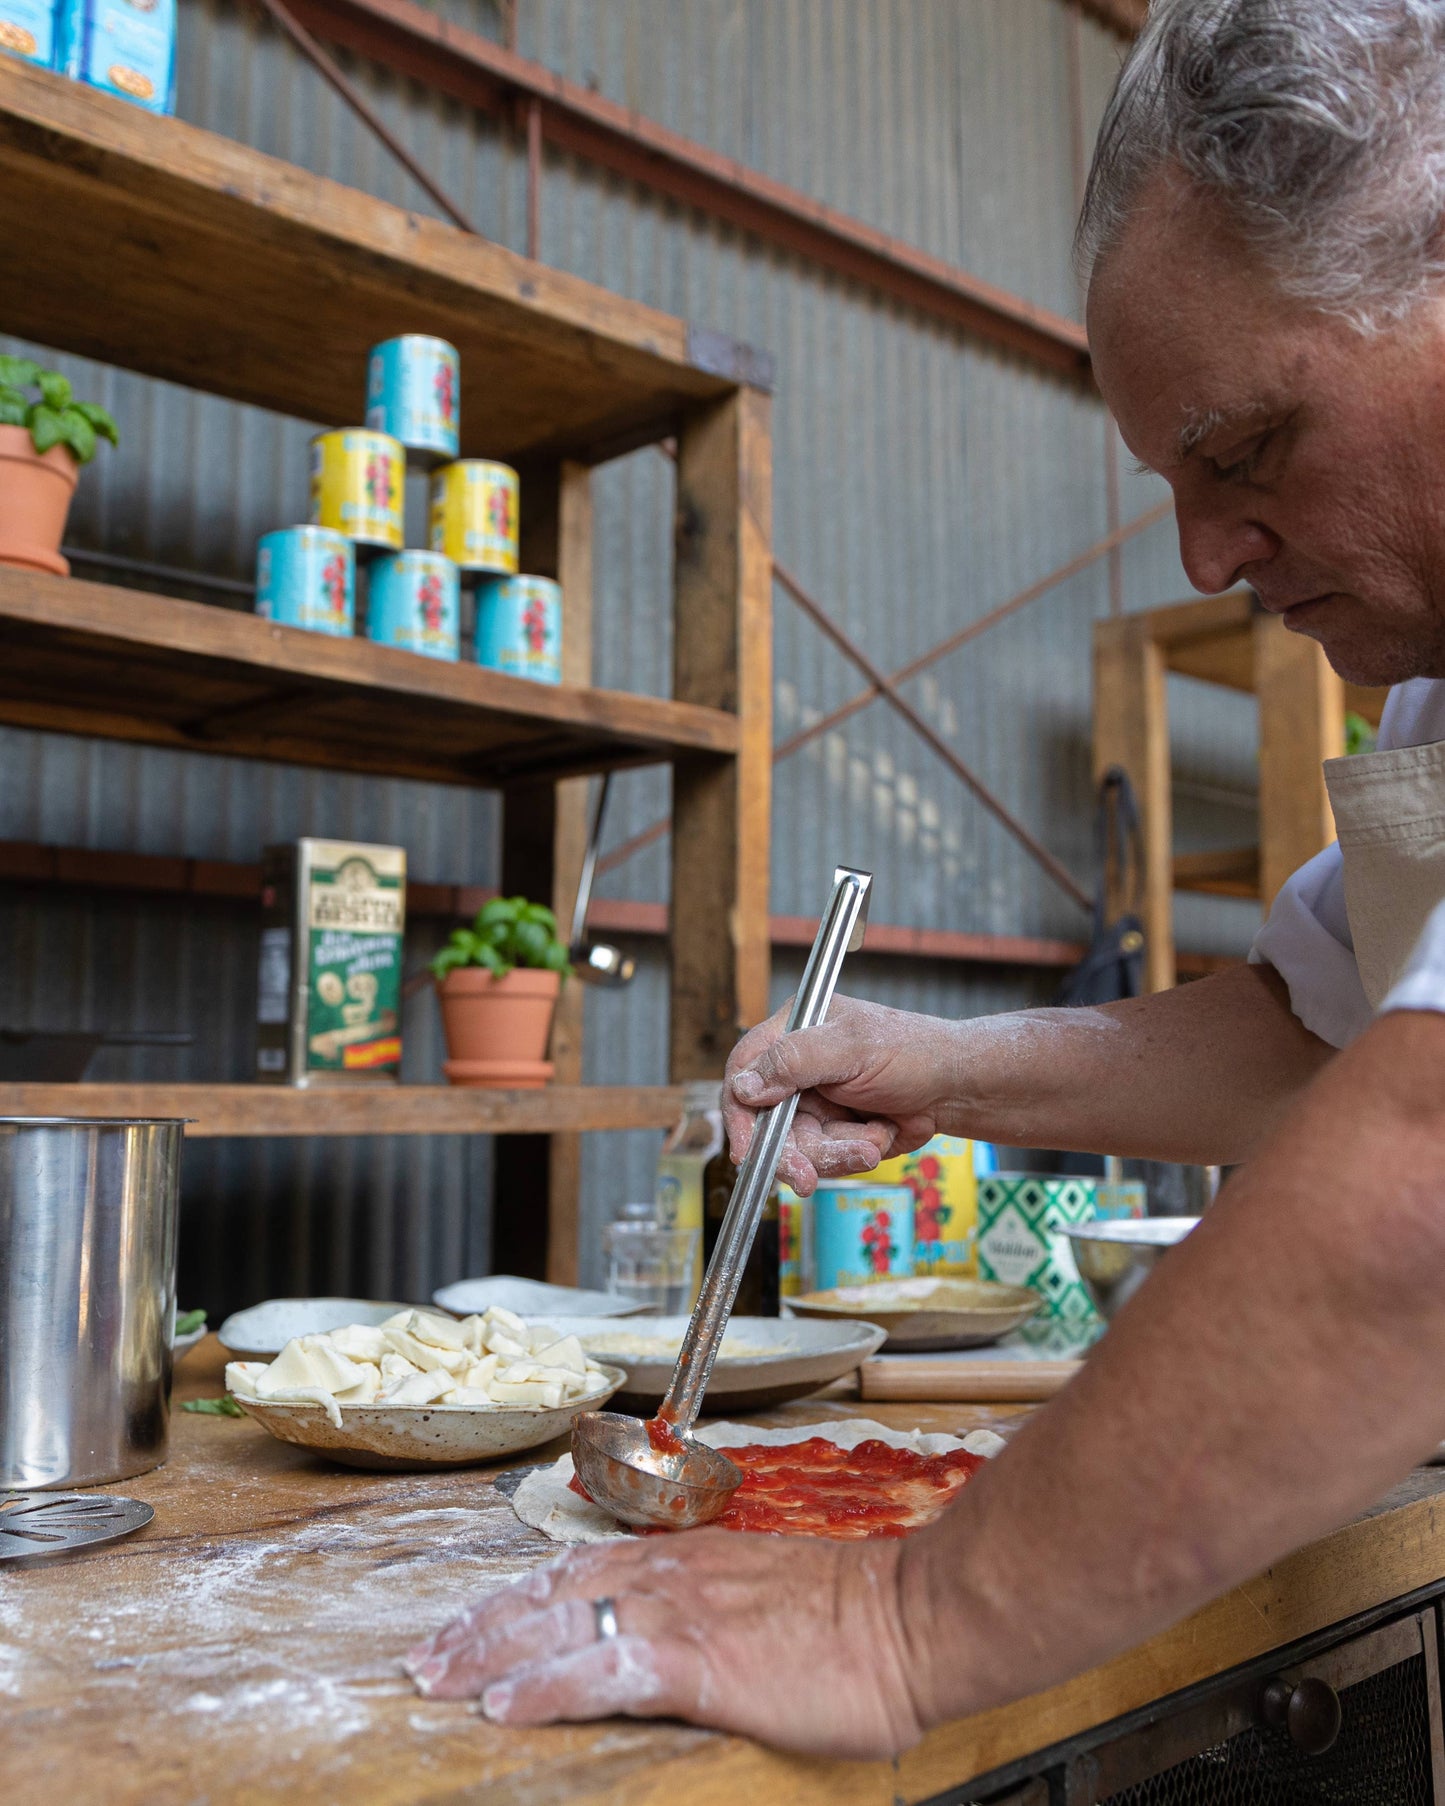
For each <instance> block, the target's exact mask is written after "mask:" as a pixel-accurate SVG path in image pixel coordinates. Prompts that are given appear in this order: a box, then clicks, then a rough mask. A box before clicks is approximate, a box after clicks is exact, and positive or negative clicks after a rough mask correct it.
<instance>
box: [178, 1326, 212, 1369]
mask: <svg viewBox="0 0 1445 1806" xmlns="http://www.w3.org/2000/svg"><path fill="white" fill-rule="evenodd" d="M205 1334H206V1326H205V1324H204V1323H203V1324H202V1325H201V1327H200V1328H199V1329H188V1330H187V1331H186V1333H185V1335H183V1336H176V1337H175V1338H174V1339H173V1341H172V1342H171V1359H172V1360H173V1361H179V1360H180V1358H181V1356H182V1355H183V1354H189V1353H190V1352H191V1350H192V1349H193V1348H194V1347H195V1346H196V1344H197V1343H198V1342H200V1341H201V1340H202V1339H203V1338H204V1337H205Z"/></svg>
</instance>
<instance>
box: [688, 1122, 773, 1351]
mask: <svg viewBox="0 0 1445 1806" xmlns="http://www.w3.org/2000/svg"><path fill="white" fill-rule="evenodd" d="M737 1176H738V1169H737V1168H736V1167H735V1166H734V1165H733V1163H732V1157H731V1156H730V1155H729V1153H728V1151H727V1149H726V1147H724V1148H722V1149H721V1150H720V1151H719V1152H718V1153H716V1154H714V1155H713V1157H712V1159H711V1160H709V1161H708V1163H707V1166H706V1168H705V1169H704V1172H703V1180H702V1185H703V1211H702V1246H703V1257H704V1259H705V1260H711V1259H712V1251H713V1249H714V1248H715V1247H716V1246H717V1238H718V1235H719V1233H720V1231H721V1229H722V1224H723V1218H724V1217H725V1216H726V1215H727V1208H728V1205H729V1204H730V1203H731V1202H732V1195H733V1186H734V1184H735V1183H736V1182H737ZM780 1218H781V1211H780V1209H779V1203H778V1188H777V1186H776V1185H775V1186H774V1187H773V1189H772V1191H770V1192H769V1193H768V1201H767V1203H766V1204H764V1206H763V1219H762V1221H761V1222H760V1223H759V1224H758V1233H757V1235H756V1236H755V1237H754V1238H753V1245H752V1250H751V1252H750V1253H749V1255H748V1262H747V1265H746V1266H745V1267H744V1268H743V1278H742V1284H741V1285H740V1286H739V1287H738V1299H737V1303H736V1304H735V1305H734V1306H733V1311H734V1313H735V1315H737V1316H739V1317H776V1316H777V1315H778V1292H779V1284H778V1280H779V1269H778V1255H779V1246H778V1235H779V1225H780Z"/></svg>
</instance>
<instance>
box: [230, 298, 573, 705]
mask: <svg viewBox="0 0 1445 1806" xmlns="http://www.w3.org/2000/svg"><path fill="white" fill-rule="evenodd" d="M460 415H461V360H460V358H459V356H458V354H457V351H456V348H455V346H453V345H450V344H448V343H447V341H446V340H445V339H440V338H435V337H433V336H431V335H429V334H425V333H405V334H403V335H401V336H400V337H397V338H393V339H387V340H385V341H384V342H383V343H382V344H380V345H377V346H375V347H374V348H373V350H372V352H371V354H370V357H369V358H368V360H367V374H366V411H365V425H364V426H357V427H338V428H335V429H333V430H330V431H327V432H322V433H318V434H317V435H316V437H315V438H314V439H313V440H312V441H311V470H310V476H311V482H310V499H311V506H310V519H309V521H308V523H307V524H306V525H304V526H292V527H282V528H279V529H277V530H276V531H275V532H272V533H267V534H264V535H263V536H262V538H261V540H260V543H259V545H258V547H257V560H256V612H257V613H258V614H260V615H263V616H265V617H266V618H267V619H269V620H272V621H275V622H277V623H278V624H279V625H282V626H286V627H299V628H303V629H305V630H306V631H308V632H312V633H327V634H333V635H339V636H350V635H352V634H353V633H355V632H356V631H357V630H358V623H359V622H360V623H362V624H363V627H364V632H365V634H366V637H367V638H368V639H370V640H373V641H375V642H376V643H377V644H379V645H385V646H391V647H394V648H396V649H398V650H400V651H403V652H410V653H415V654H417V655H419V656H421V657H423V658H436V659H450V660H453V661H455V660H457V659H460V658H461V657H462V656H463V655H464V652H465V651H466V650H468V648H467V647H466V645H465V641H466V639H467V638H468V636H467V634H466V631H465V628H466V620H465V617H466V616H467V615H468V614H470V615H471V616H472V617H473V618H474V621H475V630H474V631H473V632H472V633H471V635H470V636H469V637H470V641H471V645H470V648H469V650H470V652H471V655H472V656H473V657H474V658H475V660H476V662H477V663H478V664H481V665H487V666H490V667H491V668H492V669H493V670H497V671H504V672H507V673H508V674H510V675H512V676H517V677H527V678H531V679H533V680H534V681H536V682H540V683H560V682H561V678H562V593H561V590H560V589H559V588H558V586H557V585H556V584H555V583H554V582H552V581H551V580H550V579H549V578H546V577H533V576H527V575H525V574H523V573H522V572H520V571H519V569H518V563H519V558H518V545H519V528H520V520H521V485H520V482H519V479H518V476H517V472H516V471H515V470H513V469H512V468H511V466H510V465H507V464H501V463H497V462H495V461H493V460H491V459H486V458H463V457H461V456H460V451H461V432H460ZM409 479H410V480H412V483H413V486H414V487H415V486H419V485H420V484H422V483H424V484H425V487H426V504H427V505H426V535H425V537H426V539H427V544H426V545H425V546H408V545H407V543H406V497H407V489H408V485H409ZM466 605H470V606H466Z"/></svg>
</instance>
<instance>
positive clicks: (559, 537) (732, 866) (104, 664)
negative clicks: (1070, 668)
mask: <svg viewBox="0 0 1445 1806" xmlns="http://www.w3.org/2000/svg"><path fill="white" fill-rule="evenodd" d="M0 234H4V235H5V236H6V238H7V242H9V243H12V244H32V245H43V246H44V247H45V251H44V255H43V256H39V257H36V258H34V259H32V260H31V263H30V265H29V267H28V269H27V275H26V280H25V281H24V282H19V281H17V282H13V283H8V284H5V285H4V287H3V291H0V331H4V332H7V333H12V334H15V335H16V336H18V337H21V338H28V339H33V340H37V341H38V342H40V343H41V344H43V345H47V346H53V347H55V348H57V349H58V350H62V351H69V352H75V353H80V354H83V355H85V356H88V357H94V358H99V359H102V360H104V361H105V362H107V363H111V364H115V365H119V366H120V367H122V368H125V369H130V370H137V371H140V372H143V373H145V374H147V375H151V376H157V377H162V378H165V379H167V380H170V381H173V382H179V383H184V384H188V385H190V386H191V387H194V388H197V389H201V390H204V391H207V392H209V393H212V394H216V395H223V396H228V397H230V398H231V399H233V400H237V401H244V402H249V403H252V404H254V405H257V406H260V407H265V408H270V409H274V410H276V411H278V412H281V413H285V414H288V415H291V416H293V417H299V418H301V419H306V420H315V421H319V422H323V423H325V424H327V425H333V426H346V425H350V424H353V423H356V422H358V421H359V419H360V416H361V412H362V402H363V395H364V385H365V370H366V357H367V353H368V351H369V349H370V347H371V346H372V345H374V344H376V343H377V342H378V341H380V340H382V339H385V338H390V337H392V336H394V335H396V334H398V333H403V332H423V333H436V334H438V335H440V336H441V337H443V338H446V339H449V340H450V341H451V342H452V343H453V344H454V345H456V346H457V348H458V350H459V352H460V354H461V365H462V379H463V389H464V393H465V394H467V395H470V396H472V397H473V398H474V402H473V404H471V405H468V406H464V408H463V413H462V448H461V449H462V455H463V456H464V457H475V456H488V457H496V458H502V459H505V460H507V461H508V462H510V463H512V464H515V465H516V466H517V467H518V469H519V470H520V472H521V478H522V551H521V567H522V569H523V570H524V571H529V572H532V573H535V574H537V575H540V576H550V577H555V578H556V579H557V580H558V581H559V582H560V584H561V586H562V592H563V598H564V602H563V608H564V620H563V682H562V684H561V685H559V686H557V687H555V688H549V687H546V686H541V685H534V684H528V683H525V682H522V681H520V680H515V679H510V678H506V677H502V676H500V675H499V674H498V673H495V672H489V671H483V670H480V669H477V668H475V667H459V666H438V665H436V664H434V663H433V662H432V661H430V660H425V659H419V658H411V657H409V656H408V655H407V654H405V653H399V652H395V651H392V650H390V649H388V648H385V647H381V646H372V645H370V644H369V643H367V642H364V641H334V640H326V639H323V638H320V637H319V636H316V635H311V634H306V633H300V632H296V631H294V630H292V629H289V628H283V627H275V626H272V625H271V624H270V623H267V622H263V621H260V620H257V619H256V618H254V617H252V616H249V615H241V614H238V613H236V612H234V611H231V610H226V609H222V608H210V607H205V606H202V605H199V604H195V603H190V602H185V601H181V600H178V599H175V598H171V597H165V596H152V595H141V594H138V593H137V592H135V591H130V590H122V589H115V588H110V587H108V586H105V585H99V584H92V583H79V582H73V581H69V580H62V579H56V578H48V577H42V576H38V575H36V574H34V573H27V572H24V571H18V570H0V646H3V648H4V658H3V660H0V721H3V722H6V723H9V724H13V725H20V726H26V727H35V728H46V729H51V730H56V731H61V732H66V733H80V734H94V735H100V736H106V737H111V738H116V739H123V740H130V741H139V742H145V743H149V744H155V745H164V746H170V747H182V748H187V749H190V750H195V751H201V752H224V753H230V754H233V755H240V756H245V757H253V758H261V759H275V760H280V761H285V762H297V763H305V764H312V765H325V766H330V767H333V768H336V769H340V770H347V771H358V772H364V773H368V774H371V775H375V776H403V777H412V778H424V779H428V780H431V781H435V782H441V783H454V784H479V785H488V786H493V787H496V788H498V789H499V790H500V791H501V793H502V797H503V836H502V838H503V849H502V872H501V879H502V884H503V886H504V887H505V888H506V889H508V890H518V891H525V892H526V893H527V894H528V895H531V896H534V897H543V898H549V899H550V900H551V901H552V903H553V905H554V907H555V908H556V909H557V911H558V913H559V915H561V916H563V917H564V918H565V917H566V916H568V915H570V912H571V907H572V901H573V897H574V895H575V892H576V886H577V879H578V874H579V871H580V867H581V861H582V853H583V845H584V839H585V820H584V816H585V801H586V785H585V777H586V775H587V774H590V773H593V772H597V771H602V770H606V769H609V768H613V767H618V766H628V765H639V764H646V763H667V764H670V765H671V767H672V771H673V785H672V792H673V804H672V809H673V816H672V847H673V859H672V873H673V876H672V896H671V920H672V923H673V932H672V945H671V980H672V998H671V1008H670V1017H669V1027H670V1036H671V1040H670V1051H669V1075H668V1076H669V1078H670V1080H671V1081H672V1083H673V1084H674V1085H676V1084H678V1083H680V1082H682V1081H684V1080H687V1079H691V1078H698V1077H709V1076H713V1075H717V1074H720V1073H721V1070H722V1065H723V1062H724V1060H725V1058H726V1055H727V1052H728V1050H729V1048H730V1047H731V1046H732V1043H733V1041H734V1039H735V1037H736V1035H737V1032H738V1030H739V1029H740V1028H742V1027H744V1026H746V1025H748V1024H749V1023H751V1022H754V1021H757V1020H758V1019H759V1018H760V1017H762V1016H763V1015H765V1014H766V1012H767V1002H768V958H769V943H768V843H769V786H770V777H771V737H772V736H771V727H772V723H771V694H772V669H771V659H772V625H771V475H772V473H771V461H770V439H769V397H768V392H767V391H768V388H769V386H770V382H771V360H770V359H769V358H768V357H766V356H765V355H764V354H761V353H758V352H756V351H753V350H750V349H749V348H748V347H747V346H744V345H739V344H736V343H734V342H733V341H732V340H729V339H727V338H725V337H724V336H722V335H720V334H718V333H716V332H712V331H709V330H705V329H701V328H697V327H694V326H690V325H689V324H688V323H687V322H685V321H682V320H678V319H674V318H672V317H671V316H669V315H666V314H662V313H659V312H657V311H656V310H655V309H653V308H649V307H645V306H643V305H641V304H640V303H638V302H634V301H629V300H626V299H624V298H622V297H620V296H617V295H613V294H610V293H608V292H607V291H606V290H604V289H599V288H597V287H595V286H593V285H592V284H590V283H586V282H583V281H581V280H579V279H578V278H576V277H573V276H569V275H567V274H565V273H563V272H560V271H557V270H551V269H548V268H547V267H546V266H545V265H542V264H538V263H534V262H532V261H530V260H528V259H527V258H524V257H520V256H517V255H516V254H515V253H513V252H511V251H507V250H505V249H503V248H502V247H500V246H498V245H494V244H491V243H489V242H487V241H486V240H484V239H480V238H476V237H473V236H471V235H469V234H466V233H463V232H459V231H457V230H455V229H454V228H452V227H450V226H445V225H441V224H439V223H438V222H436V221H434V220H431V219H427V218H423V217H420V216H418V215H416V214H412V213H408V212H406V211H405V210H403V209H401V208H397V207H392V206H389V205H387V204H386V203H384V202H381V201H378V200H375V199H373V198H372V197H371V196H369V195H365V194H361V193H359V192H357V191H356V190H354V189H350V188H346V187H344V186H342V185H341V184H339V183H336V182H331V181H326V180H324V179H322V178H321V177H318V176H314V175H312V174H310V173H309V172H308V171H306V170H302V169H298V168H296V167H294V166H292V165H289V164H286V163H282V162H280V161H278V160H277V159H275V158H272V157H267V156H263V155H262V154H261V153H259V152H257V151H254V150H250V149H248V148H247V147H245V146H243V145H239V144H236V143H233V142H232V141H230V140H229V139H226V138H222V137H218V136H216V135H215V134H214V133H210V132H205V131H201V130H199V129H198V128H196V127H194V126H191V125H187V124H185V123H184V122H182V121H180V120H176V119H160V118H155V117H153V116H151V115H150V114H147V113H145V112H143V111H141V110H140V109H139V108H136V107H133V106H130V105H128V104H127V103H126V102H124V101H120V100H116V99H113V98H111V97H109V96H106V95H103V94H99V93H97V92H96V91H95V90H94V89H90V88H85V87H82V86H80V85H78V84H75V83H72V82H69V81H67V80H65V79H64V78H62V77H60V76H57V75H52V74H50V73H48V72H46V71H43V70H39V69H36V68H34V67H32V66H31V65H30V64H27V63H23V62H20V61H18V60H17V59H14V58H9V57H4V58H0ZM483 398H484V400H483ZM124 425H125V423H124V421H122V423H121V427H122V434H123V433H124ZM665 438H670V439H673V440H675V442H676V445H677V505H676V518H675V533H674V547H675V571H674V683H673V697H672V699H671V700H660V699H657V698H651V697H643V696H633V695H623V694H620V693H617V692H607V691H600V690H596V689H593V688H592V687H591V685H592V557H593V552H592V501H591V490H590V470H591V468H592V467H593V466H595V465H596V464H598V463H600V462H602V461H603V460H605V459H607V458H611V457H616V456H618V455H620V454H621V453H623V452H626V451H630V450H632V449H635V448H637V447H639V446H643V445H647V444H650V443H654V442H656V441H659V440H662V439H665ZM215 475H216V478H217V480H218V481H220V480H222V478H223V473H222V472H219V471H218V472H216V473H215ZM302 500H303V498H301V497H298V498H297V507H298V512H299V511H300V508H301V506H302ZM276 524H277V525H282V524H284V523H282V522H277V523H276ZM580 991H581V987H580V986H578V985H572V986H569V987H567V988H566V990H565V991H564V997H563V1002H562V1004H561V1006H560V1008H559V1012H558V1017H557V1023H556V1027H555V1030H554V1034H553V1045H552V1056H553V1059H554V1060H555V1062H556V1067H557V1083H556V1087H555V1089H554V1093H553V1098H552V1101H551V1102H550V1103H547V1102H539V1101H538V1100H537V1099H536V1097H535V1096H532V1097H527V1096H525V1095H523V1094H511V1093H490V1094H488V1093H466V1092H462V1093H452V1094H448V1093H445V1092H438V1091H437V1090H436V1089H435V1088H424V1087H417V1088H415V1091H414V1092H412V1093H411V1094H410V1095H411V1097H412V1098H413V1099H414V1101H415V1102H416V1105H417V1108H416V1109H415V1110H414V1111H412V1110H408V1109H407V1108H406V1101H407V1099H408V1092H407V1090H405V1089H404V1090H402V1091H400V1092H393V1093H391V1094H390V1097H391V1098H392V1099H394V1100H395V1104H394V1106H393V1107H388V1108H386V1109H380V1110H373V1111H371V1112H364V1111H358V1110H357V1109H356V1108H355V1106H354V1104H351V1103H347V1102H343V1101H340V1100H338V1098H337V1094H336V1093H334V1092H332V1093H329V1094H328V1093H327V1092H326V1091H325V1090H317V1091H314V1092H303V1093H295V1092H287V1091H283V1090H281V1089H280V1088H277V1089H274V1090H273V1089H271V1088H269V1087H260V1086H256V1087H247V1086H240V1087H237V1086H191V1087H177V1086H155V1087H145V1086H133V1085H127V1086H115V1087H106V1086H94V1085H87V1086H84V1087H81V1088H77V1090H76V1091H75V1092H73V1093H68V1092H64V1091H61V1090H58V1089H57V1088H56V1087H54V1086H46V1087H44V1088H43V1089H44V1091H45V1093H46V1097H45V1105H46V1108H48V1109H50V1110H54V1109H57V1108H59V1107H60V1106H61V1104H62V1102H63V1100H64V1098H65V1097H66V1096H73V1097H74V1098H75V1099H76V1107H77V1108H84V1109H85V1110H86V1111H87V1112H89V1113H92V1114H100V1115H106V1114H111V1115H123V1114H130V1113H134V1112H136V1111H137V1110H142V1109H144V1108H146V1107H147V1106H146V1099H147V1098H149V1099H151V1100H153V1107H155V1108H169V1107H170V1106H169V1105H168V1104H167V1103H166V1102H165V1100H166V1099H167V1098H172V1097H173V1095H174V1096H178V1095H179V1093H180V1092H182V1091H185V1092H187V1093H188V1094H191V1093H194V1097H193V1098H192V1105H193V1107H194V1109H196V1110H198V1111H199V1112H200V1113H201V1117H202V1124H203V1126H204V1130H205V1132H209V1133H213V1134H216V1133H220V1134H254V1135H260V1134H268V1133H275V1134H293V1135H294V1134H303V1133H319V1134H325V1133H338V1132H339V1133H354V1132H363V1131H365V1130H372V1131H374V1132H387V1133H396V1132H399V1131H400V1132H405V1131H406V1130H408V1129H411V1130H412V1131H414V1132H417V1133H428V1132H440V1131H442V1130H445V1131H446V1132H453V1133H455V1132H458V1131H464V1130H466V1129H467V1128H469V1127H470V1128H472V1129H474V1130H475V1131H477V1132H487V1133H494V1134H498V1135H500V1136H502V1137H503V1139H502V1140H500V1141H499V1142H498V1169H499V1171H498V1181H499V1183H498V1197H499V1199H501V1200H503V1201H504V1209H503V1210H502V1211H501V1212H499V1215H498V1219H497V1230H498V1257H499V1259H500V1260H502V1261H508V1262H511V1263H512V1264H513V1266H514V1268H515V1270H517V1271H522V1272H526V1271H529V1270H530V1271H537V1272H540V1271H543V1270H545V1272H546V1275H547V1277H549V1278H551V1279H554V1280H559V1281H564V1282H565V1281H567V1280H570V1279H573V1278H575V1275H576V1270H577V1205H578V1198H577V1190H578V1173H579V1143H578V1135H579V1133H580V1132H581V1130H582V1129H583V1128H596V1127H599V1126H604V1125H615V1126H617V1127H633V1126H637V1125H638V1124H639V1123H656V1122H658V1121H660V1120H666V1119H667V1115H668V1113H669V1112H670V1111H671V1110H672V1109H673V1107H674V1100H675V1098H676V1095H677V1094H676V1092H675V1091H668V1090H662V1089H658V1088H653V1089H651V1090H647V1091H639V1092H634V1093H631V1094H629V1093H628V1092H627V1091H626V1090H625V1089H618V1088H611V1087H584V1086H582V1085H581V1084H580V1080H581V1073H582V1045H581V1013H582V999H581V995H580ZM40 1089H42V1088H39V1087H33V1086H20V1085H17V1086H6V1085H0V1110H19V1111H25V1110H26V1109H27V1108H29V1109H30V1110H32V1111H33V1110H34V1109H35V1108H37V1105H36V1101H35V1099H36V1096H37V1095H38V1092H39V1090H40ZM349 1096H350V1094H348V1098H349ZM378 1101H379V1099H378ZM343 1125H344V1126H343ZM544 1199H546V1200H547V1208H546V1209H545V1210H544V1209H543V1208H541V1202H542V1200H544ZM508 1205H510V1206H511V1207H510V1208H508V1207H506V1206H508Z"/></svg>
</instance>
